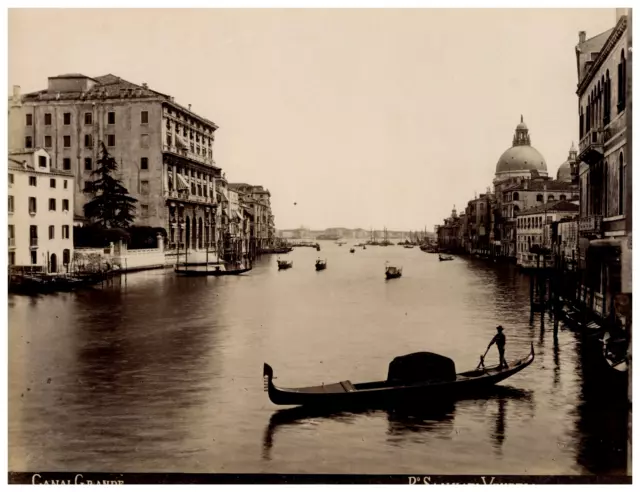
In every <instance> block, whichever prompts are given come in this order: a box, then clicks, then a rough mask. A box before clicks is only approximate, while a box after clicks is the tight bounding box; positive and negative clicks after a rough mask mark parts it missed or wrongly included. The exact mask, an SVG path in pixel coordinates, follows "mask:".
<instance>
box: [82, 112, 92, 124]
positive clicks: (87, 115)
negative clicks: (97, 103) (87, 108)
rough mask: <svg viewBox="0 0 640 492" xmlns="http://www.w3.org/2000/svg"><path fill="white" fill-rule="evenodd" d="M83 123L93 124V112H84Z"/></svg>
mask: <svg viewBox="0 0 640 492" xmlns="http://www.w3.org/2000/svg"><path fill="white" fill-rule="evenodd" d="M84 124H85V125H92V124H93V113H85V114H84Z"/></svg>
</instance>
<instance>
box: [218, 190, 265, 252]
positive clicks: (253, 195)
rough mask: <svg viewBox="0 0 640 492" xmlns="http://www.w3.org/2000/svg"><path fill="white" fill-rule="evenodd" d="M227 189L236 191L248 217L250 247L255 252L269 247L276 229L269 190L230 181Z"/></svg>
mask: <svg viewBox="0 0 640 492" xmlns="http://www.w3.org/2000/svg"><path fill="white" fill-rule="evenodd" d="M229 189H230V190H233V191H235V192H236V193H238V196H239V200H240V203H241V204H242V206H243V208H244V211H245V213H246V214H247V215H248V216H249V217H250V226H249V237H250V248H252V249H254V250H255V253H259V252H260V251H261V250H265V249H268V248H271V247H272V246H273V243H274V240H275V232H276V229H275V221H274V215H273V213H272V211H271V193H270V192H269V190H267V189H265V188H264V187H262V186H254V185H250V184H247V183H230V184H229Z"/></svg>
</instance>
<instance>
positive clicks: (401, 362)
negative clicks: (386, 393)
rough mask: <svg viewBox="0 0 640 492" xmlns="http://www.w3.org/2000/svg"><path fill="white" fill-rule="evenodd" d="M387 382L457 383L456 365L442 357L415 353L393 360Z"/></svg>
mask: <svg viewBox="0 0 640 492" xmlns="http://www.w3.org/2000/svg"><path fill="white" fill-rule="evenodd" d="M387 380H388V381H389V382H393V383H396V384H397V383H409V384H411V383H418V382H423V381H430V382H448V381H455V380H456V365H455V363H454V362H453V361H452V360H451V359H449V358H448V357H444V356H442V355H438V354H433V353H431V352H415V353H413V354H408V355H402V356H400V357H396V358H395V359H393V360H392V361H391V363H390V364H389V374H388V376H387Z"/></svg>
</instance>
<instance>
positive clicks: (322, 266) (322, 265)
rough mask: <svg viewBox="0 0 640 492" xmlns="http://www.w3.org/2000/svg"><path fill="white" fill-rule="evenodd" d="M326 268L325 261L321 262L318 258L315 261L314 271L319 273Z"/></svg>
mask: <svg viewBox="0 0 640 492" xmlns="http://www.w3.org/2000/svg"><path fill="white" fill-rule="evenodd" d="M326 268H327V260H321V259H320V258H318V259H317V260H316V270H318V271H320V270H324V269H326Z"/></svg>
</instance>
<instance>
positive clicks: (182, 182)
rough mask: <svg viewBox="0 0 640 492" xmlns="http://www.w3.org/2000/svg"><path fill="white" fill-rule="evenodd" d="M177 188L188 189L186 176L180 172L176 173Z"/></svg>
mask: <svg viewBox="0 0 640 492" xmlns="http://www.w3.org/2000/svg"><path fill="white" fill-rule="evenodd" d="M177 184H178V190H188V189H190V187H189V183H188V182H187V180H186V178H185V177H184V176H183V175H182V174H178V183H177Z"/></svg>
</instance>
